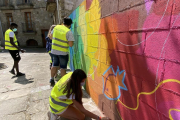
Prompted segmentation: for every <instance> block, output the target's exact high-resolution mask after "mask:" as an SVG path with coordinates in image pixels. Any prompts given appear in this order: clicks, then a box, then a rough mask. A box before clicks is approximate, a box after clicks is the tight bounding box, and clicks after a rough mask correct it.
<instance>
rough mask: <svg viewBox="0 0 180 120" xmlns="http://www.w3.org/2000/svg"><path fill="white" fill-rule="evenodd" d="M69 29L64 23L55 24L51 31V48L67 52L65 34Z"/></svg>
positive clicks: (67, 45) (67, 46)
mask: <svg viewBox="0 0 180 120" xmlns="http://www.w3.org/2000/svg"><path fill="white" fill-rule="evenodd" d="M69 31H70V29H69V28H67V27H66V26H64V25H56V27H55V28H54V31H53V39H52V50H57V51H62V52H68V48H69V44H68V40H67V38H66V34H67V33H68V32H69Z"/></svg>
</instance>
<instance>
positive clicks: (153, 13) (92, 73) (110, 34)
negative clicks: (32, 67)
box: [70, 0, 180, 120]
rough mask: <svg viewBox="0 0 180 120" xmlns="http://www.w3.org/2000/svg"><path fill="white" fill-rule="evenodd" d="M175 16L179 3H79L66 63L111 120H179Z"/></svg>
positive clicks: (179, 24)
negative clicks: (79, 71)
mask: <svg viewBox="0 0 180 120" xmlns="http://www.w3.org/2000/svg"><path fill="white" fill-rule="evenodd" d="M179 15H180V1H179V0H155V1H153V0H84V1H83V2H82V4H81V5H80V6H79V7H78V8H77V9H76V10H75V11H74V12H73V13H72V14H71V15H70V17H71V18H72V19H73V22H74V24H73V25H72V31H73V33H74V37H75V39H76V42H75V45H74V47H73V62H72V63H73V64H74V68H75V69H77V68H80V69H83V70H85V71H86V73H87V74H88V80H87V81H86V90H87V91H88V93H89V94H90V95H91V97H92V98H93V100H94V101H95V102H96V104H97V105H98V106H99V108H100V109H101V110H102V111H103V112H105V114H106V115H107V116H109V117H110V118H111V119H112V120H119V119H123V120H168V119H172V120H173V119H174V120H179V119H180V74H179V72H180V29H179V28H180V16H179ZM71 60H72V58H71Z"/></svg>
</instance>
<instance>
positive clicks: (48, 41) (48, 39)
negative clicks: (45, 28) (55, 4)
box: [46, 25, 56, 70]
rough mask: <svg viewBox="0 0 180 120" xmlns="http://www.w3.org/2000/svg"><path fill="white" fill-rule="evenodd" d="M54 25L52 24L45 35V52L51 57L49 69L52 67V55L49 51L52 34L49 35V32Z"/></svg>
mask: <svg viewBox="0 0 180 120" xmlns="http://www.w3.org/2000/svg"><path fill="white" fill-rule="evenodd" d="M55 26H56V25H52V26H51V27H50V29H49V32H48V35H47V37H46V41H47V42H46V50H47V52H48V53H49V55H50V57H51V60H50V70H51V67H52V63H53V55H52V53H51V46H52V35H51V32H52V30H53V29H54V27H55Z"/></svg>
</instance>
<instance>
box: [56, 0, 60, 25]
mask: <svg viewBox="0 0 180 120" xmlns="http://www.w3.org/2000/svg"><path fill="white" fill-rule="evenodd" d="M56 3H57V13H58V24H60V17H59V0H56Z"/></svg>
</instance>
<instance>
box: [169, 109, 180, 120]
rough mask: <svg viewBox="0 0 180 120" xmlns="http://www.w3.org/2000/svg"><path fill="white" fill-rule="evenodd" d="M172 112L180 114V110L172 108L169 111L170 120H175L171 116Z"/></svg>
mask: <svg viewBox="0 0 180 120" xmlns="http://www.w3.org/2000/svg"><path fill="white" fill-rule="evenodd" d="M171 111H177V112H180V110H178V109H174V108H172V109H170V110H169V119H170V120H174V119H173V118H172V116H171Z"/></svg>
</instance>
